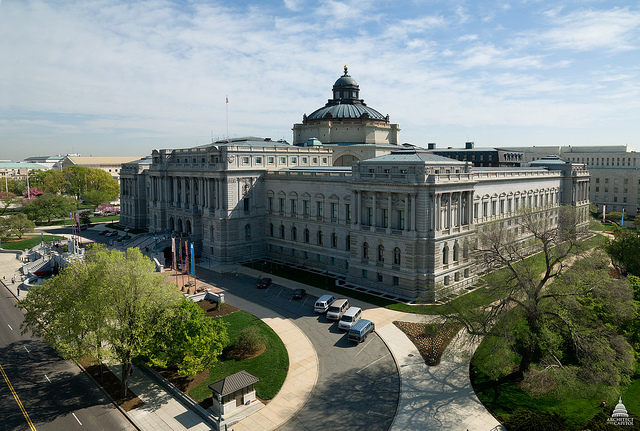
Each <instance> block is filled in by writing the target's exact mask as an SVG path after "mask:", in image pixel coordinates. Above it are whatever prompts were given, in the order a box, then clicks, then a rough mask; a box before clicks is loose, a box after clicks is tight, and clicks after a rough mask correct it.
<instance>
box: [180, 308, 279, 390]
mask: <svg viewBox="0 0 640 431" xmlns="http://www.w3.org/2000/svg"><path fill="white" fill-rule="evenodd" d="M219 319H222V320H224V321H225V322H227V323H229V327H228V333H229V339H230V340H231V344H230V345H233V343H234V342H235V340H236V339H237V338H238V335H240V332H241V331H242V330H243V329H244V328H246V327H249V326H253V325H255V326H257V327H258V328H259V330H260V332H261V333H262V334H263V335H264V336H265V337H266V339H267V350H265V352H264V353H262V354H261V355H259V356H256V357H255V358H250V359H244V360H235V359H226V358H225V357H224V356H225V354H224V353H223V354H222V356H221V357H220V359H219V361H218V362H216V363H215V364H214V365H213V367H211V370H210V371H211V374H210V375H209V378H208V379H207V380H206V381H204V382H203V383H201V384H199V385H198V386H196V387H195V388H193V389H191V391H189V395H190V396H191V398H193V399H194V400H196V401H197V402H201V401H202V400H204V399H206V398H209V397H211V389H209V388H208V387H207V386H208V385H210V384H211V383H213V382H216V381H218V380H220V379H223V378H225V377H227V376H229V375H231V374H234V373H237V372H238V371H242V370H245V371H247V372H248V373H250V374H253V375H254V376H256V377H258V378H259V379H260V381H259V382H258V383H256V384H255V388H256V395H257V396H258V397H259V398H261V399H263V400H270V399H271V398H273V397H274V396H275V395H276V394H277V393H278V391H279V390H280V388H281V387H282V384H283V383H284V379H285V378H286V377H287V371H288V370H289V355H288V354H287V349H286V348H285V346H284V344H283V343H282V340H280V337H278V335H276V333H275V332H273V330H272V329H271V328H270V327H269V326H268V325H266V324H265V323H264V322H263V321H261V320H260V319H258V318H257V317H255V316H253V315H252V314H249V313H247V312H244V311H237V312H235V313H233V314H229V315H227V316H224V317H219ZM227 350H228V349H225V352H226V351H227Z"/></svg>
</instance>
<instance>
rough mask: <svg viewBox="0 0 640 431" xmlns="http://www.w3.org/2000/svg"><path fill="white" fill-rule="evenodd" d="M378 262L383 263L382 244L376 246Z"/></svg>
mask: <svg viewBox="0 0 640 431" xmlns="http://www.w3.org/2000/svg"><path fill="white" fill-rule="evenodd" d="M378 262H384V246H383V245H382V244H380V245H379V246H378Z"/></svg>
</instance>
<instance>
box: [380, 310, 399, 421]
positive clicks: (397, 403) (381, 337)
mask: <svg viewBox="0 0 640 431" xmlns="http://www.w3.org/2000/svg"><path fill="white" fill-rule="evenodd" d="M393 322H395V320H394V321H392V322H391V323H388V324H387V325H393V324H394V323H393ZM375 332H376V334H377V335H378V338H380V339H381V340H382V342H383V343H384V345H385V347H386V348H387V350H389V353H391V357H392V358H393V363H394V364H396V372H397V373H398V386H399V388H398V399H397V400H396V411H395V413H394V414H393V420H392V421H391V425H389V429H390V430H391V429H393V424H394V423H395V422H396V418H397V417H398V407H399V406H400V396H401V395H402V376H401V375H400V367H399V366H398V359H397V358H396V354H395V353H393V350H392V349H391V348H390V347H389V345H388V344H387V340H385V339H384V337H383V336H382V335H380V334H378V331H375Z"/></svg>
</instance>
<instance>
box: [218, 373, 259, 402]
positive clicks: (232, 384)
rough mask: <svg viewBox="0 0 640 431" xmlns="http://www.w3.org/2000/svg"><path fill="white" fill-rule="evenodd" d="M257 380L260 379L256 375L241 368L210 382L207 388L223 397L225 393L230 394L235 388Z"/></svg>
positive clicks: (243, 386)
mask: <svg viewBox="0 0 640 431" xmlns="http://www.w3.org/2000/svg"><path fill="white" fill-rule="evenodd" d="M259 381H260V379H259V378H257V377H256V376H253V375H251V374H249V373H247V372H246V371H244V370H242V371H238V372H237V373H235V374H231V375H230V376H227V377H225V378H224V379H222V380H218V381H217V382H214V383H211V384H210V385H209V389H211V390H212V391H213V392H215V393H217V394H220V395H221V396H223V397H224V396H225V395H229V394H232V393H234V392H235V391H237V390H240V389H242V388H246V387H247V386H250V385H252V384H254V383H256V382H259Z"/></svg>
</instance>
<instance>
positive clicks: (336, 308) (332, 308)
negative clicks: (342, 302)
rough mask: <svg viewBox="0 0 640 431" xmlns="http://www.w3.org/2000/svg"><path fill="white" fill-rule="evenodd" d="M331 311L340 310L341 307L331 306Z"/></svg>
mask: <svg viewBox="0 0 640 431" xmlns="http://www.w3.org/2000/svg"><path fill="white" fill-rule="evenodd" d="M329 311H340V307H329Z"/></svg>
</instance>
